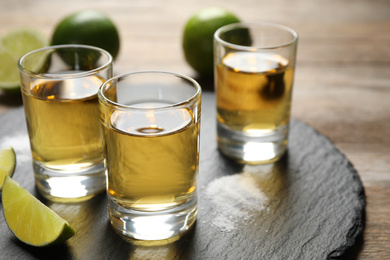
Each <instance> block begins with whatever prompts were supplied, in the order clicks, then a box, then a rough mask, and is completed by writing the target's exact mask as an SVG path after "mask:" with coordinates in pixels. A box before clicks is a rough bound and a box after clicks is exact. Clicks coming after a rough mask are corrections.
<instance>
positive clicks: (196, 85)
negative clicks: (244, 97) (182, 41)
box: [98, 70, 202, 111]
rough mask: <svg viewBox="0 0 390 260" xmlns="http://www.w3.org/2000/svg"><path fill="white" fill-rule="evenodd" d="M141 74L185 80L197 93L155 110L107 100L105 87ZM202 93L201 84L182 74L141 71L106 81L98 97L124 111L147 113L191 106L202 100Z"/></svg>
mask: <svg viewBox="0 0 390 260" xmlns="http://www.w3.org/2000/svg"><path fill="white" fill-rule="evenodd" d="M139 74H165V75H171V76H175V77H177V78H180V79H184V80H186V81H187V82H190V83H192V86H194V88H195V93H194V94H193V95H192V96H191V97H189V98H187V99H183V100H182V101H180V102H176V103H174V104H170V105H166V106H159V107H154V108H143V107H133V106H131V105H124V104H120V103H118V102H114V101H112V100H111V99H109V98H107V97H106V96H105V95H104V91H103V89H105V87H106V86H107V85H109V84H110V83H111V82H113V81H116V82H118V80H119V79H121V78H127V77H129V76H131V75H139ZM201 93H202V88H201V86H200V85H199V83H198V82H197V81H196V80H194V79H192V78H191V77H188V76H185V75H183V74H180V73H175V72H169V71H162V70H141V71H134V72H129V73H124V74H120V75H117V76H115V77H112V78H110V79H108V80H106V81H105V82H104V83H103V84H102V85H101V86H100V87H99V90H98V97H99V100H101V101H103V102H105V103H108V104H110V105H113V106H115V107H118V108H123V109H126V110H140V111H147V110H166V109H171V108H176V107H182V106H184V105H186V104H190V103H192V102H193V101H194V100H196V99H198V98H200V96H201Z"/></svg>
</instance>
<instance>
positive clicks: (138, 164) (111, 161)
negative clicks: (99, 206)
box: [105, 102, 199, 212]
mask: <svg viewBox="0 0 390 260" xmlns="http://www.w3.org/2000/svg"><path fill="white" fill-rule="evenodd" d="M150 105H152V106H153V107H155V106H156V105H164V103H161V102H159V103H157V102H142V103H141V104H137V105H132V106H133V107H134V106H138V107H150ZM198 133H199V121H198V122H194V118H193V115H192V112H191V111H190V110H189V109H185V108H181V109H176V110H172V109H171V110H169V111H168V110H165V111H164V110H162V111H153V110H150V112H147V113H145V111H142V112H137V111H132V112H129V111H120V110H117V111H114V112H113V113H112V114H111V115H110V125H106V126H105V136H106V141H107V168H108V171H109V174H108V194H109V196H110V197H111V199H113V200H114V201H115V203H117V204H118V205H120V206H121V207H124V208H131V209H134V210H138V211H150V212H153V211H160V210H165V209H169V208H173V207H176V206H179V205H182V204H184V203H186V202H187V201H188V200H189V199H190V198H191V196H192V195H193V194H194V193H195V191H196V183H197V172H198V160H199V140H198Z"/></svg>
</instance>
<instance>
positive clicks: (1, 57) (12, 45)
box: [0, 28, 49, 92]
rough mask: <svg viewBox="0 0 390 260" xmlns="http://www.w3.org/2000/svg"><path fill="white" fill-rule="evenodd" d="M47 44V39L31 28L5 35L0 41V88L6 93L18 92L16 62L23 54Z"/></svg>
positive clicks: (15, 30)
mask: <svg viewBox="0 0 390 260" xmlns="http://www.w3.org/2000/svg"><path fill="white" fill-rule="evenodd" d="M48 44H49V41H48V39H47V38H46V37H45V36H44V35H43V34H42V33H41V32H40V31H38V30H36V29H32V28H18V29H14V30H12V31H9V32H8V33H7V34H5V35H4V36H3V37H2V38H1V39H0V88H1V89H3V90H5V91H8V92H18V91H19V89H20V88H19V74H18V68H17V63H18V60H19V59H20V58H21V57H22V56H23V55H24V54H26V53H28V52H30V51H32V50H35V49H39V48H42V47H46V46H48Z"/></svg>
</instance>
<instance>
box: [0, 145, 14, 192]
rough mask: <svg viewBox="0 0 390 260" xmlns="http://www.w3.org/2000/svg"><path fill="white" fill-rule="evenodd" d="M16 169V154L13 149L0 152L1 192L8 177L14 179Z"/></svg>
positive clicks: (9, 148)
mask: <svg viewBox="0 0 390 260" xmlns="http://www.w3.org/2000/svg"><path fill="white" fill-rule="evenodd" d="M15 167H16V154H15V151H14V149H13V148H12V147H7V148H4V149H2V150H0V191H1V189H2V187H3V183H4V179H5V177H6V176H10V177H12V176H13V175H14V172H15Z"/></svg>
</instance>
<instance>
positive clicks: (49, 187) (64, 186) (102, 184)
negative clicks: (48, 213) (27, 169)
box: [33, 162, 106, 202]
mask: <svg viewBox="0 0 390 260" xmlns="http://www.w3.org/2000/svg"><path fill="white" fill-rule="evenodd" d="M33 168H34V173H35V184H36V186H37V188H38V191H39V192H40V193H41V194H42V196H44V197H45V198H46V199H48V200H51V201H54V202H80V201H85V200H88V199H90V198H92V197H93V196H95V195H97V194H99V193H101V192H103V191H105V189H106V175H105V166H104V162H103V163H100V164H97V165H93V166H91V167H88V168H83V169H82V170H78V171H58V170H53V169H50V168H47V167H44V166H43V165H41V164H39V163H37V162H33Z"/></svg>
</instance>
